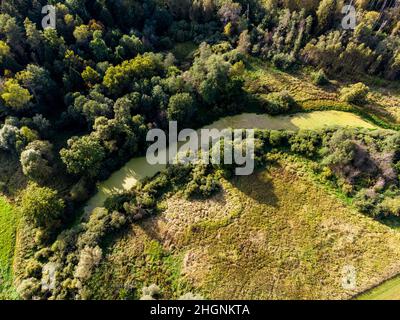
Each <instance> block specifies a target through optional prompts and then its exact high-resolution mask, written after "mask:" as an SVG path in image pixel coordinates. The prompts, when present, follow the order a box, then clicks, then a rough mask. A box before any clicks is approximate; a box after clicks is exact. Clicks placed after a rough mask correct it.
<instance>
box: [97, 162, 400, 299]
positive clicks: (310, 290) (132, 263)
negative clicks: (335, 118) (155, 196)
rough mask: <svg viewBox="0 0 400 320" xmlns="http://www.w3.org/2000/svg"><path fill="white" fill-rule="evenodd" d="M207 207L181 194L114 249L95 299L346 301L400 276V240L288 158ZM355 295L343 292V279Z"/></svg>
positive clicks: (229, 188) (230, 184)
mask: <svg viewBox="0 0 400 320" xmlns="http://www.w3.org/2000/svg"><path fill="white" fill-rule="evenodd" d="M221 182H222V184H223V190H222V191H221V192H220V193H218V194H217V195H216V196H214V197H213V198H211V199H209V200H202V201H195V200H187V199H184V197H182V196H181V195H180V194H179V193H178V194H176V195H174V196H171V197H169V198H167V199H166V200H165V201H164V202H162V203H161V204H160V205H159V206H160V209H162V210H163V212H162V213H161V214H159V215H158V216H155V217H153V218H151V219H147V220H144V221H143V222H141V223H140V224H137V225H133V226H132V227H131V228H130V230H128V231H126V232H125V233H123V234H120V235H119V237H117V238H114V240H112V241H110V247H109V250H108V252H107V253H106V255H105V258H104V263H103V264H102V266H101V267H100V268H99V269H98V271H97V272H96V273H95V275H94V276H93V277H92V281H91V288H92V289H93V292H92V293H93V294H94V297H97V298H117V297H120V295H121V294H122V295H123V296H124V297H130V296H132V297H133V296H135V297H138V296H140V292H130V293H129V288H132V287H135V288H140V287H141V286H143V285H149V284H151V283H156V284H157V285H159V286H160V287H161V290H162V294H163V297H165V298H174V297H178V296H180V295H182V294H184V293H185V292H187V291H192V292H196V293H200V294H202V295H203V296H204V297H206V298H211V299H345V298H350V297H352V296H354V295H355V294H357V293H360V292H363V291H364V290H366V289H368V288H370V287H371V286H373V285H376V284H377V283H379V282H381V281H382V280H384V279H387V278H389V277H391V276H393V275H394V274H396V273H397V272H399V271H400V259H399V258H400V234H399V233H398V232H396V231H394V230H392V229H390V228H389V227H386V226H384V225H382V224H380V223H378V222H376V221H374V220H372V219H370V218H368V217H366V216H363V215H361V214H359V213H358V212H357V211H356V210H354V209H353V208H351V207H349V206H348V205H346V204H344V203H342V202H341V201H340V200H339V201H338V199H337V197H336V196H335V195H333V194H331V193H330V192H329V191H328V189H327V188H326V187H324V186H321V185H320V184H318V183H317V182H315V180H314V179H311V177H310V175H309V174H308V170H307V169H306V168H305V167H304V166H303V165H301V164H300V163H298V162H296V161H293V159H292V160H291V159H290V158H286V159H284V158H282V157H278V161H277V162H276V164H274V165H270V166H268V168H267V169H264V170H262V171H260V172H257V173H255V174H254V175H252V176H248V177H237V178H234V179H233V180H224V179H222V181H221ZM349 266H350V267H354V268H355V270H356V286H355V287H354V288H353V289H351V288H350V289H349V288H347V289H345V288H343V285H342V283H343V270H345V269H346V268H348V267H349Z"/></svg>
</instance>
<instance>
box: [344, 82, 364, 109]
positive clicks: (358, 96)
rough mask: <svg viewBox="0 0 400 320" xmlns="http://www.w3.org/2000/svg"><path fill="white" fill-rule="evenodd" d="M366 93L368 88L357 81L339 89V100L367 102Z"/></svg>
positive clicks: (357, 102) (358, 102)
mask: <svg viewBox="0 0 400 320" xmlns="http://www.w3.org/2000/svg"><path fill="white" fill-rule="evenodd" d="M368 93H369V88H368V87H367V86H366V85H365V84H363V83H361V82H359V83H356V84H353V85H351V86H349V87H345V88H343V89H342V90H340V100H342V101H345V102H348V103H353V104H357V105H360V104H363V103H366V102H367V95H368Z"/></svg>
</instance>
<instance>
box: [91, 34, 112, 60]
mask: <svg viewBox="0 0 400 320" xmlns="http://www.w3.org/2000/svg"><path fill="white" fill-rule="evenodd" d="M89 46H90V49H91V50H92V52H93V55H94V57H95V58H96V60H97V61H105V60H107V59H108V57H109V54H110V51H111V50H110V49H109V48H108V47H107V45H106V43H105V41H104V40H103V39H102V33H101V31H100V30H96V31H95V32H93V40H92V41H90V44H89Z"/></svg>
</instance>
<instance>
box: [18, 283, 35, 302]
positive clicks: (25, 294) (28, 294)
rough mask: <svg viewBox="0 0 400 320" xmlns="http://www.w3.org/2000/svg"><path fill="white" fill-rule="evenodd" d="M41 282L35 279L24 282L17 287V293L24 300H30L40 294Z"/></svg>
mask: <svg viewBox="0 0 400 320" xmlns="http://www.w3.org/2000/svg"><path fill="white" fill-rule="evenodd" d="M40 288H41V285H40V282H39V280H37V279H35V278H28V279H25V280H23V281H22V282H21V283H20V285H19V286H18V287H17V292H18V294H19V295H20V296H21V298H22V299H25V300H30V299H32V298H34V297H36V296H37V295H39V294H40Z"/></svg>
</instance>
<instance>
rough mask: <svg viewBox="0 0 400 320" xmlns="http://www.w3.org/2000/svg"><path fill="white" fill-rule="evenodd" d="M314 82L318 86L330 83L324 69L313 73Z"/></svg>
mask: <svg viewBox="0 0 400 320" xmlns="http://www.w3.org/2000/svg"><path fill="white" fill-rule="evenodd" d="M311 79H312V82H313V83H314V84H315V85H317V86H323V85H326V84H328V83H329V79H328V77H327V76H326V74H325V72H324V70H323V69H319V70H318V71H316V72H313V73H312V74H311Z"/></svg>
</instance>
